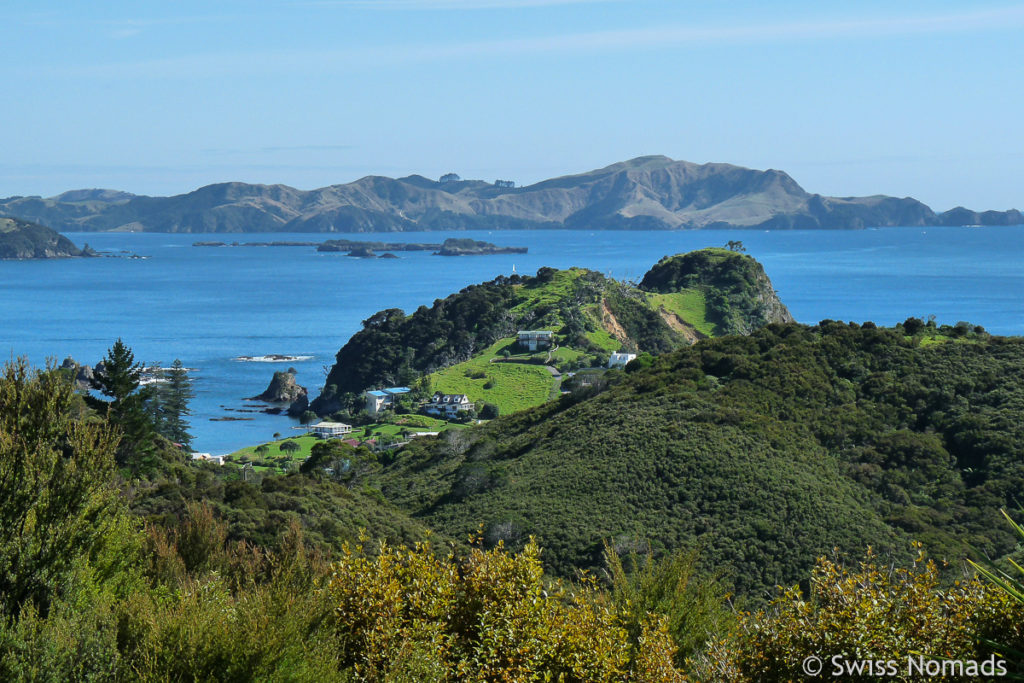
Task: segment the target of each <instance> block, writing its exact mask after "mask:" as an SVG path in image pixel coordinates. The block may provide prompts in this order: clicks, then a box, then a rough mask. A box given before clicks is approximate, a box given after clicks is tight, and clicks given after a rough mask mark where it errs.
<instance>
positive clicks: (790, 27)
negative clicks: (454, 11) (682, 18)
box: [24, 0, 1024, 78]
mask: <svg viewBox="0 0 1024 683" xmlns="http://www.w3.org/2000/svg"><path fill="white" fill-rule="evenodd" d="M510 1H511V0H510ZM467 2H468V0H467ZM1021 28H1024V6H1017V7H1005V8H997V9H987V10H976V11H973V12H958V13H945V14H931V15H904V16H887V17H874V18H868V19H828V20H803V21H789V22H775V23H761V24H745V25H720V24H718V25H675V26H663V27H647V28H638V29H619V30H609V31H593V32H587V33H569V34H560V35H548V36H538V37H528V38H512V39H502V40H478V41H467V42H462V43H454V42H453V43H423V44H419V45H409V44H405V45H375V46H369V47H351V48H346V49H341V50H281V51H264V52H251V53H221V54H195V55H184V56H180V57H171V58H166V59H158V60H148V61H139V62H124V63H107V64H93V65H88V64H85V65H74V66H69V67H33V68H26V69H25V70H24V73H25V74H26V75H32V76H45V75H50V76H73V77H99V78H132V77H165V78H174V77H184V78H196V77H222V76H238V75H240V74H249V73H259V74H264V75H266V74H290V73H295V72H298V71H303V72H307V73H308V72H310V71H320V72H338V71H343V70H352V69H363V68H367V67H368V68H376V67H380V66H387V65H403V64H409V63H417V62H425V61H438V60H448V59H466V58H471V57H508V56H524V57H528V56H532V55H542V54H588V53H594V52H612V51H626V50H634V49H660V48H669V47H701V46H707V45H744V44H770V43H779V42H795V41H816V40H834V39H849V40H858V39H871V38H879V37H894V36H912V35H928V34H962V33H972V32H978V31H989V30H1001V31H1005V30H1016V29H1021Z"/></svg>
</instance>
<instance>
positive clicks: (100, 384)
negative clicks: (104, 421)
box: [93, 337, 142, 412]
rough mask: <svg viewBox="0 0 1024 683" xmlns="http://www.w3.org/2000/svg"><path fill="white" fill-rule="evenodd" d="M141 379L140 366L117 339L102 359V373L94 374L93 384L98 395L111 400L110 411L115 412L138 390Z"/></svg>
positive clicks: (133, 355)
mask: <svg viewBox="0 0 1024 683" xmlns="http://www.w3.org/2000/svg"><path fill="white" fill-rule="evenodd" d="M141 378H142V365H140V364H138V363H136V362H135V354H134V353H132V350H131V349H130V348H129V347H128V346H127V345H126V344H125V343H124V342H123V341H121V338H120V337H118V338H117V341H116V342H114V345H113V346H112V347H110V348H109V349H108V350H107V357H106V358H104V359H103V371H102V372H97V373H96V377H95V379H94V380H93V382H94V384H95V386H96V388H97V389H99V391H100V393H102V394H103V395H104V396H108V397H110V398H111V399H113V400H112V401H111V403H110V409H111V411H113V412H116V411H117V410H118V408H120V406H121V404H122V403H123V402H124V400H125V399H126V398H127V397H128V396H130V395H131V394H132V392H134V391H135V390H136V389H138V388H139V380H140V379H141Z"/></svg>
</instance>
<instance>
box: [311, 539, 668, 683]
mask: <svg viewBox="0 0 1024 683" xmlns="http://www.w3.org/2000/svg"><path fill="white" fill-rule="evenodd" d="M365 545H366V539H365V538H364V539H362V543H361V544H360V545H359V546H349V545H346V546H345V547H344V548H343V549H342V553H341V558H340V559H339V560H338V562H337V563H336V564H335V565H334V572H333V575H332V577H331V580H330V583H329V588H328V589H329V591H330V593H331V595H332V597H333V599H334V600H335V601H336V604H337V618H338V628H339V636H340V642H341V643H342V647H343V653H342V659H343V661H344V662H345V663H346V664H349V665H351V666H353V668H354V670H355V671H356V673H357V675H358V676H359V678H360V679H362V680H374V681H377V680H457V681H530V680H551V681H595V682H596V681H673V680H679V674H678V673H677V672H676V670H675V668H674V667H673V665H672V656H673V654H674V652H675V646H674V645H673V643H672V640H671V637H670V636H669V635H668V633H667V631H666V629H665V625H664V623H663V621H662V620H659V619H656V618H654V617H651V618H650V619H649V620H648V621H647V623H645V624H644V628H643V634H642V636H641V638H640V640H639V644H638V645H637V646H634V645H632V644H631V643H630V642H629V638H628V635H627V632H626V630H625V629H624V628H623V625H622V623H621V620H620V615H619V614H618V613H617V612H616V611H615V609H614V608H613V607H612V606H611V604H610V602H609V601H608V600H607V599H606V598H605V597H604V594H603V593H602V592H601V591H599V590H598V589H597V587H596V586H595V584H594V582H593V581H592V580H589V579H583V580H582V581H581V583H580V584H577V585H573V586H571V587H567V586H565V585H563V584H557V583H556V584H546V583H545V580H544V576H543V568H542V565H541V561H540V549H539V548H538V547H537V545H536V544H535V543H534V542H533V541H532V540H531V542H530V543H528V544H527V545H526V547H525V548H524V549H523V551H522V552H521V553H519V554H510V553H507V552H505V550H504V549H503V548H502V546H501V545H500V544H499V546H498V547H497V548H495V549H493V550H482V549H480V548H478V547H477V548H474V549H473V550H472V551H471V552H470V554H469V556H468V557H467V558H466V559H465V560H464V561H462V562H458V561H456V560H454V559H452V558H446V559H442V558H439V557H437V556H436V555H435V554H434V553H433V551H432V549H431V548H430V546H429V544H427V543H421V544H416V545H415V546H414V547H413V548H407V547H404V546H402V547H397V548H395V547H391V546H389V545H388V544H387V543H383V542H382V543H380V544H379V546H378V547H377V548H376V549H375V552H374V553H372V554H371V553H367V552H366V549H365Z"/></svg>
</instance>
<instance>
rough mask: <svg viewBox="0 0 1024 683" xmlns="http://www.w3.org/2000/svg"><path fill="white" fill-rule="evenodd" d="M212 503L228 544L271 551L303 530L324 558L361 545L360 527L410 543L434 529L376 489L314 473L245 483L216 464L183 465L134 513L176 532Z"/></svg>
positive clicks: (157, 483) (139, 498)
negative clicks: (196, 506)
mask: <svg viewBox="0 0 1024 683" xmlns="http://www.w3.org/2000/svg"><path fill="white" fill-rule="evenodd" d="M197 501H205V502H207V503H208V504H209V505H210V506H211V507H212V508H213V509H214V510H215V511H216V512H217V514H218V515H219V516H220V517H222V518H223V519H224V521H225V523H226V524H227V528H228V538H229V539H231V540H233V541H247V542H249V543H254V544H256V545H259V546H262V547H264V548H274V547H276V545H277V542H278V538H279V536H280V532H281V529H283V528H285V527H287V526H288V525H289V524H292V523H296V524H299V525H301V526H302V528H303V529H304V533H305V537H306V540H307V542H308V543H310V544H312V545H313V546H315V547H317V548H319V549H321V550H323V551H325V552H330V551H331V550H332V549H337V548H339V547H340V546H341V544H342V543H343V542H345V541H351V540H353V539H355V538H356V536H357V535H358V531H359V529H360V528H363V529H366V530H367V531H368V532H369V533H371V534H373V536H374V537H375V538H387V539H389V540H392V541H395V542H411V541H413V540H416V539H420V538H423V536H424V534H425V533H427V527H426V525H424V524H423V523H422V522H418V521H415V520H412V519H410V518H409V517H408V515H406V514H405V513H404V512H402V511H401V510H398V509H396V508H394V507H393V506H392V505H390V504H388V503H386V502H385V501H383V500H382V499H381V496H380V493H379V492H376V491H373V490H370V489H360V488H358V487H351V488H350V487H349V486H346V485H345V484H343V483H339V482H336V481H333V480H330V479H328V478H326V477H318V476H313V475H307V474H298V473H296V474H289V475H267V476H264V477H263V478H262V480H261V481H259V482H256V483H254V482H244V481H241V480H240V478H238V476H237V474H236V475H232V474H231V473H230V472H226V471H225V468H218V467H217V466H215V465H204V466H191V465H188V466H185V465H182V466H177V467H175V468H174V469H172V470H170V471H169V472H167V473H166V474H162V475H160V476H158V477H153V479H152V480H151V481H149V482H147V484H146V485H145V487H139V488H138V489H137V490H136V491H135V493H134V495H133V497H132V499H131V508H132V511H133V513H134V514H136V515H138V516H139V517H141V518H142V519H144V520H146V521H149V522H151V523H153V524H157V525H160V526H166V527H168V528H173V527H174V526H176V525H177V524H178V521H179V520H180V519H181V518H182V517H184V515H185V512H186V507H187V505H188V504H189V503H192V502H197Z"/></svg>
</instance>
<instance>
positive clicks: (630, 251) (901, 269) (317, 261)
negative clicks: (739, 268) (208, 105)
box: [0, 226, 1024, 453]
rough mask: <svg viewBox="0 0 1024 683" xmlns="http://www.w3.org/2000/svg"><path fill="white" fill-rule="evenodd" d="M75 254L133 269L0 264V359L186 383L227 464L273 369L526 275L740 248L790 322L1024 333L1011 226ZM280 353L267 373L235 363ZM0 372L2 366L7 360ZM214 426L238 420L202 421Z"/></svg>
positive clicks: (158, 241)
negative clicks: (132, 366) (405, 247)
mask: <svg viewBox="0 0 1024 683" xmlns="http://www.w3.org/2000/svg"><path fill="white" fill-rule="evenodd" d="M67 236H68V237H69V238H71V239H72V240H73V241H74V242H75V243H76V244H78V245H82V244H83V243H85V242H88V243H89V244H90V245H91V246H92V247H94V248H96V249H98V250H100V251H104V252H112V253H119V252H122V251H128V252H132V253H135V254H139V255H142V256H146V257H148V258H145V259H131V258H98V259H72V260H57V261H0V292H2V296H0V353H2V354H3V355H4V356H6V357H7V358H12V357H15V356H25V357H27V358H28V359H29V360H30V362H32V363H33V364H36V365H40V366H41V365H43V364H44V363H45V362H46V360H47V359H48V358H53V359H56V361H57V362H58V363H59V362H60V361H61V360H63V359H64V358H65V357H67V356H71V357H73V358H75V359H76V360H77V361H79V362H80V363H88V364H90V365H91V364H94V363H96V362H97V361H99V360H100V359H101V358H102V357H103V356H104V355H105V353H106V351H107V349H108V348H109V347H110V346H111V344H112V343H113V341H114V340H115V339H117V338H118V337H121V338H122V339H123V340H124V341H125V342H126V343H127V344H128V345H130V346H131V347H132V348H133V349H134V351H135V356H136V359H137V360H139V361H142V362H145V363H147V364H164V365H168V364H170V363H171V362H172V361H173V360H174V359H176V358H177V359H181V360H182V362H183V363H184V364H185V366H186V367H189V368H194V369H195V371H194V373H193V376H194V378H195V389H196V398H195V399H194V401H193V403H192V409H193V415H192V418H191V420H192V432H193V434H194V435H195V443H194V446H195V448H196V449H197V450H200V451H209V452H213V453H226V452H230V451H232V450H235V449H237V448H239V447H241V446H245V445H249V444H253V443H257V442H261V441H264V440H268V439H270V438H271V437H272V436H273V434H274V433H277V432H280V433H282V434H287V433H289V431H290V430H291V429H292V428H293V427H295V426H297V423H296V422H295V421H294V420H290V419H288V418H286V417H281V416H271V415H264V414H260V413H241V412H237V411H238V410H249V409H252V404H251V403H247V402H246V401H244V400H243V399H244V398H245V397H249V396H254V395H256V394H259V393H261V392H262V391H263V390H264V389H265V388H266V386H267V384H268V382H269V381H270V378H271V375H272V374H273V372H274V371H275V370H285V369H288V368H289V367H294V368H295V369H296V370H297V371H298V376H297V377H298V381H299V383H300V384H303V385H304V386H306V387H308V388H309V389H310V393H311V397H312V396H316V395H317V394H318V393H319V389H320V387H321V386H322V384H323V381H324V377H325V373H326V370H327V369H328V368H329V367H330V365H331V363H332V362H333V360H334V354H335V353H336V352H337V350H338V349H339V348H340V347H341V346H342V345H343V344H344V343H345V341H346V340H347V339H348V338H349V337H350V336H351V335H352V334H353V333H354V332H356V331H357V330H358V329H359V328H360V323H361V321H362V320H364V319H366V318H367V317H369V316H370V315H372V314H373V313H374V312H376V311H378V310H380V309H383V308H402V309H405V310H406V311H407V312H411V311H413V310H415V309H416V308H417V307H418V306H421V305H428V306H429V305H430V304H431V303H432V302H433V301H434V300H435V299H437V298H441V297H444V296H446V295H448V294H449V293H451V292H454V291H457V290H459V289H461V288H463V287H465V286H466V285H469V284H472V283H476V282H481V281H483V280H489V279H491V278H493V277H495V276H498V275H502V274H505V275H507V274H511V273H512V272H513V268H514V269H515V272H518V273H523V274H532V273H534V272H536V270H537V268H539V267H541V266H552V267H556V268H565V267H569V266H583V267H586V268H591V269H594V270H599V271H601V272H603V273H605V274H607V275H610V276H611V277H615V278H618V279H624V280H639V279H640V278H641V277H643V274H644V273H645V272H646V271H647V269H648V268H650V266H651V265H653V264H654V263H655V262H656V261H657V260H658V259H659V258H661V257H662V256H665V255H667V254H674V253H679V252H684V251H689V250H692V249H697V248H701V247H707V246H723V245H724V244H725V243H726V242H727V241H729V240H742V241H743V243H744V244H745V246H746V248H747V251H748V253H749V254H750V255H752V256H754V257H755V258H757V259H758V260H759V261H761V262H762V263H763V264H764V266H765V269H766V270H767V272H768V275H769V277H771V279H772V282H773V283H774V285H775V288H776V290H777V291H778V292H779V295H780V297H781V298H782V300H783V302H785V304H786V305H787V306H788V307H789V309H790V311H792V313H793V315H794V317H795V318H796V319H797V320H798V321H800V322H805V323H815V322H817V321H819V320H822V319H825V318H832V319H836V320H855V321H859V322H862V321H866V320H872V321H874V322H876V323H879V324H885V325H889V324H893V323H896V322H899V321H902V320H904V319H906V318H907V317H908V316H918V317H928V316H930V315H934V316H936V319H937V321H938V322H939V323H940V324H941V323H949V324H953V323H956V322H957V321H959V320H966V321H969V322H971V323H973V324H980V325H984V326H985V327H986V328H987V329H988V330H989V331H990V332H992V333H995V334H1005V335H1016V334H1024V226H1016V227H992V228H886V229H869V230H858V231H774V232H753V231H732V230H729V231H724V230H723V231H693V232H641V231H636V232H619V231H616V232H587V231H566V230H552V231H512V230H509V231H495V232H452V233H446V232H429V233H400V234H394V233H387V234H359V235H342V236H341V237H347V238H352V239H368V240H382V241H391V242H406V241H408V242H440V241H442V240H443V239H445V238H446V237H471V238H474V239H483V240H487V241H490V242H494V243H496V244H500V245H508V246H525V247H529V253H528V254H516V255H501V256H465V257H454V258H452V257H442V256H434V255H432V254H430V253H429V252H399V255H400V256H401V258H399V259H357V258H351V257H348V256H346V255H344V254H342V253H318V252H317V251H316V250H315V248H313V247H221V248H209V247H193V246H191V245H192V243H193V242H195V241H200V240H215V241H225V242H230V241H234V240H237V241H240V242H247V241H273V240H290V241H319V240H326V239H332V238H337V237H339V235H307V234H302V235H297V234H254V235H176V234H134V233H67ZM269 354H286V355H290V356H300V357H305V358H303V359H301V360H296V361H291V362H283V363H268V362H246V361H240V360H236V359H237V358H239V357H240V356H265V355H269ZM5 360H6V358H5ZM225 416H235V417H247V418H252V419H250V420H244V421H232V422H223V421H212V420H211V418H221V417H225Z"/></svg>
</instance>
